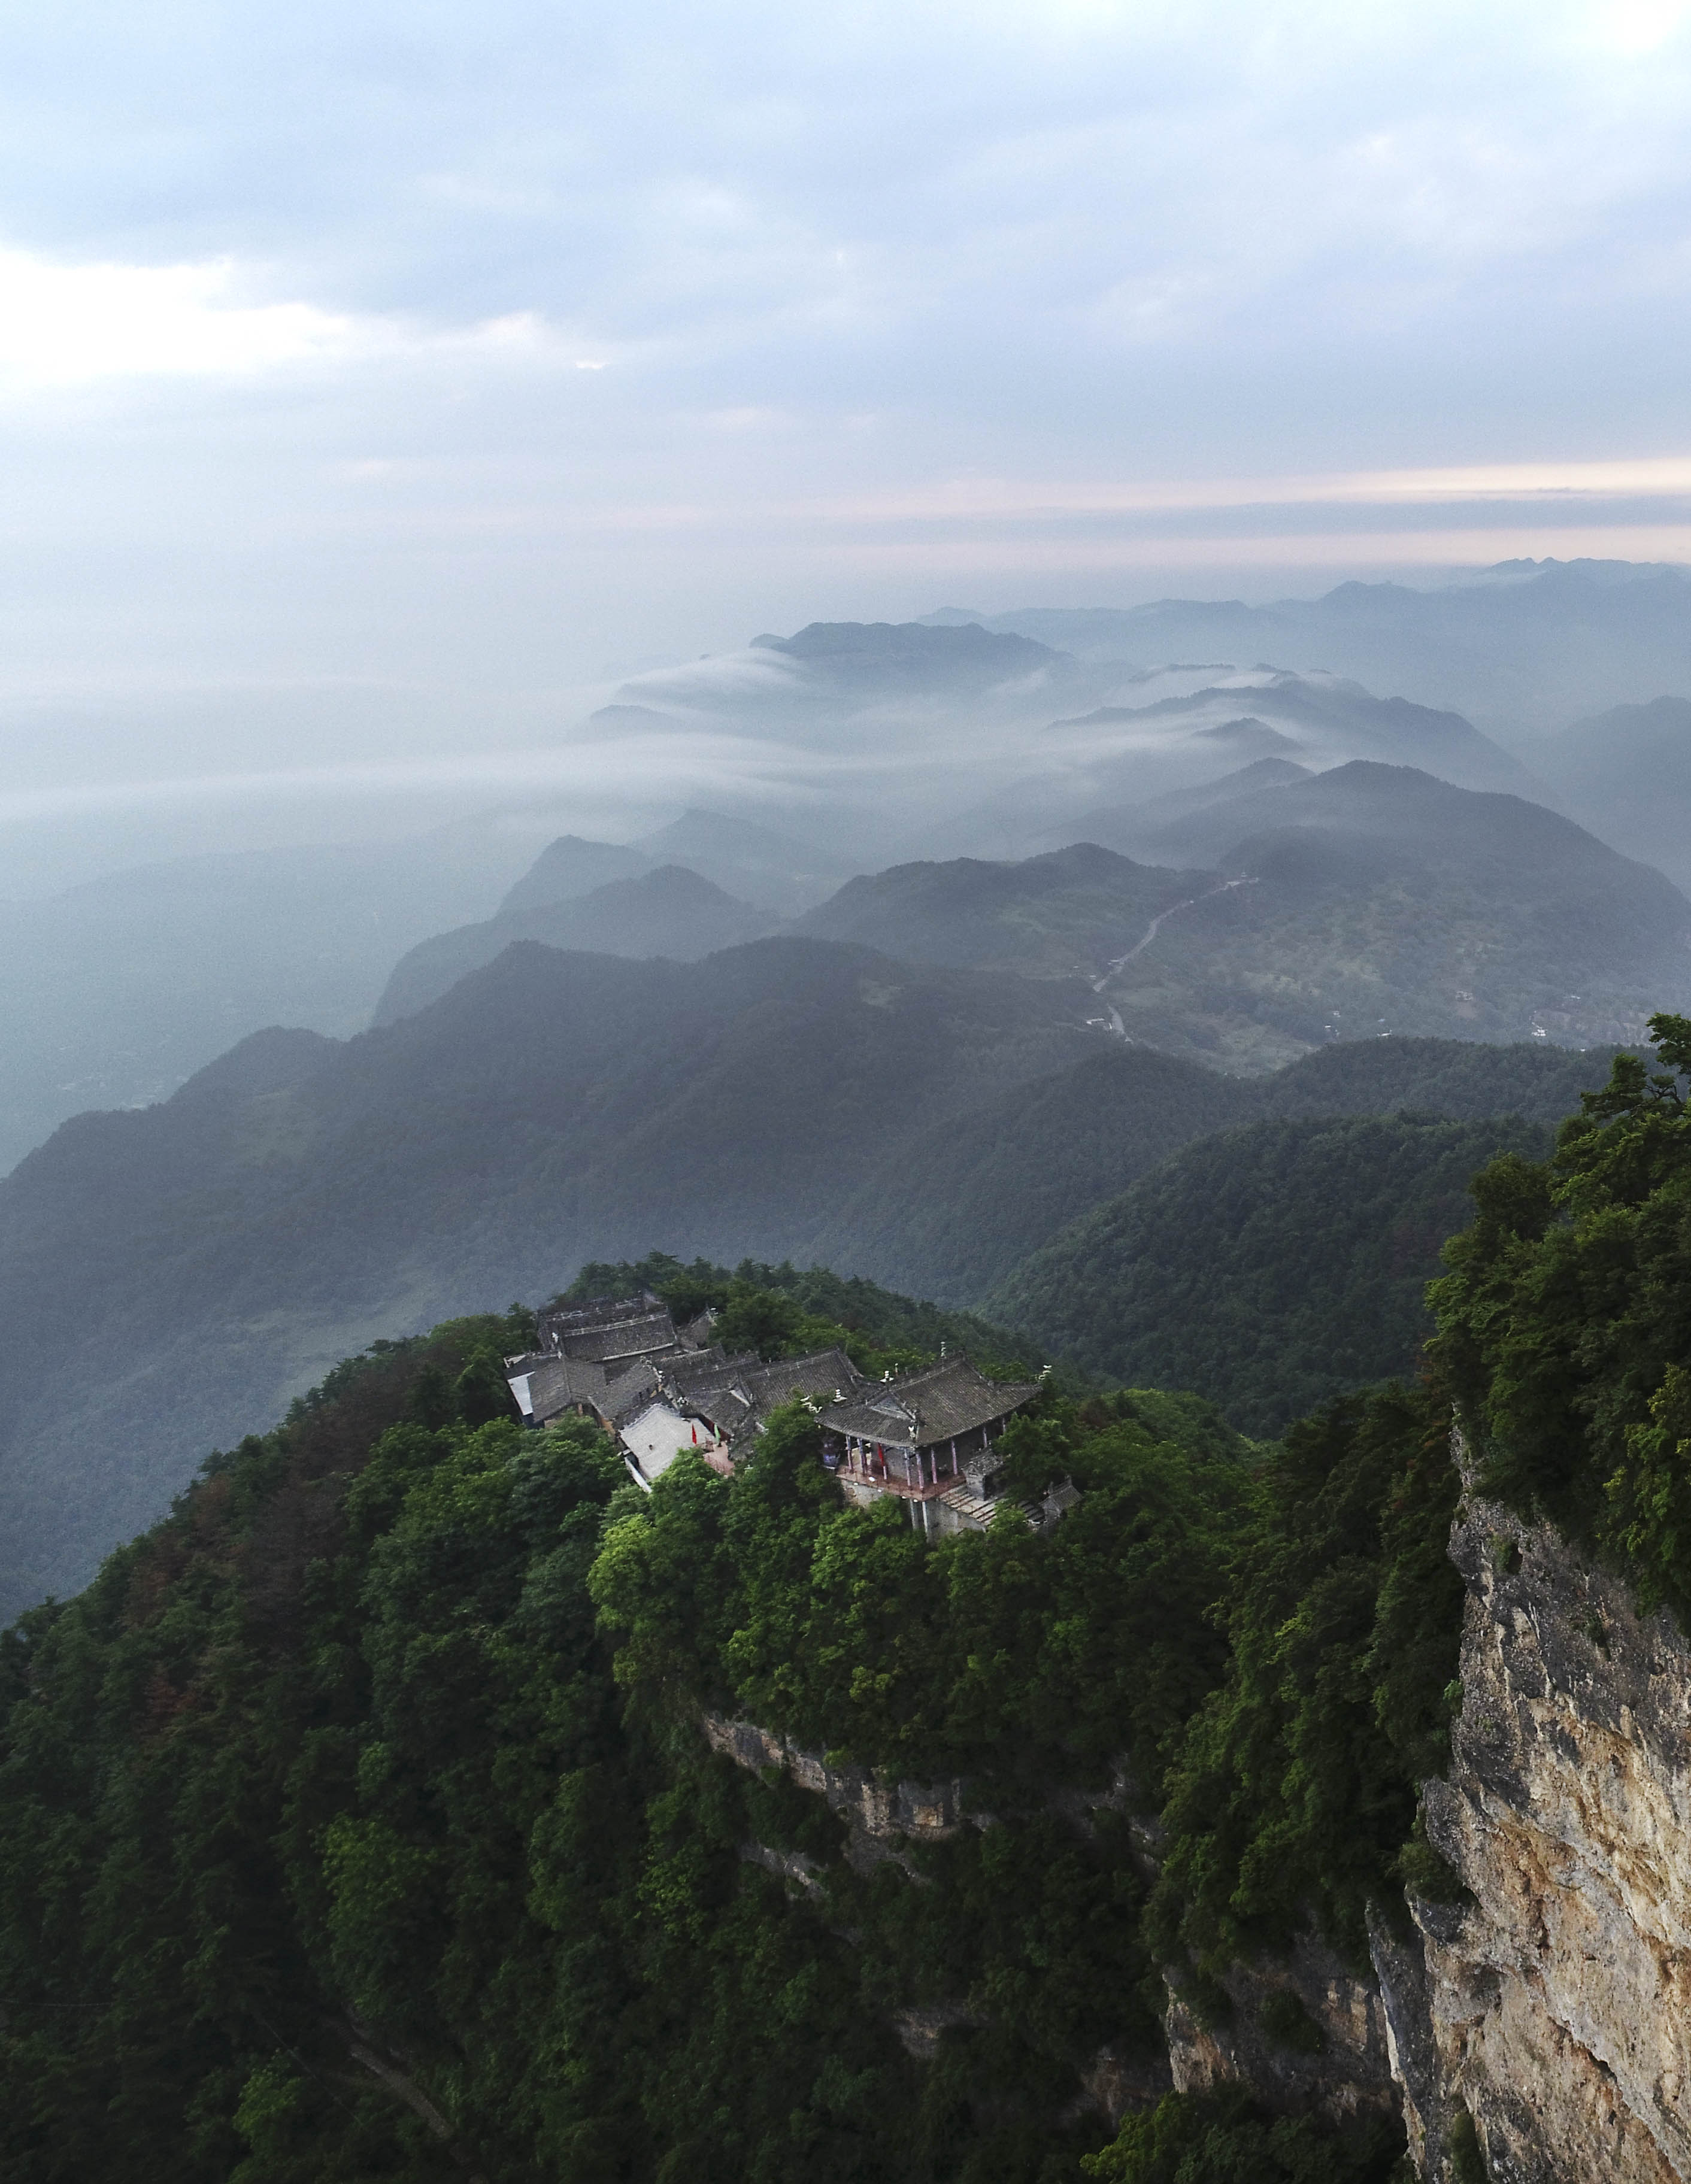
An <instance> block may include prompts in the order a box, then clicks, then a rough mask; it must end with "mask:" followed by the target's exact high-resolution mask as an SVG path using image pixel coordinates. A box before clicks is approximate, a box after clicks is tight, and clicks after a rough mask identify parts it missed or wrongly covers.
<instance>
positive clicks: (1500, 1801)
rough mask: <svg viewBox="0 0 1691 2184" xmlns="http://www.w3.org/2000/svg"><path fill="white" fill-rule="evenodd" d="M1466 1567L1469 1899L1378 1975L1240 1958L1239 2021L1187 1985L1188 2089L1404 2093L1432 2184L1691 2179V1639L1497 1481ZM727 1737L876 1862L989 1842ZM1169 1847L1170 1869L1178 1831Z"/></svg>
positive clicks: (1391, 1944)
mask: <svg viewBox="0 0 1691 2184" xmlns="http://www.w3.org/2000/svg"><path fill="white" fill-rule="evenodd" d="M1458 1457H1459V1461H1460V1460H1461V1451H1460V1448H1459V1449H1458ZM1451 1555H1452V1557H1453V1559H1454V1562H1455V1563H1456V1565H1457V1567H1458V1568H1459V1570H1460V1571H1461V1573H1462V1575H1463V1577H1464V1579H1465V1581H1466V1585H1467V1602H1466V1606H1465V1620H1464V1628H1463V1639H1462V1656H1461V1686H1462V1702H1461V1707H1460V1710H1459V1714H1458V1717H1457V1719H1456V1722H1455V1725H1454V1735H1453V1739H1452V1753H1451V1760H1450V1764H1449V1767H1448V1769H1447V1771H1446V1774H1445V1775H1444V1776H1443V1778H1442V1779H1440V1780H1435V1781H1432V1782H1430V1783H1428V1784H1427V1785H1426V1787H1425V1791H1424V1800H1423V1810H1424V1814H1425V1819H1426V1831H1427V1835H1428V1837H1429V1839H1430V1841H1431V1843H1432V1845H1433V1847H1434V1848H1435V1849H1437V1851H1438V1852H1439V1853H1441V1855H1442V1856H1443V1858H1444V1859H1445V1860H1446V1861H1447V1863H1448V1864H1449V1866H1450V1867H1451V1868H1452V1869H1454V1874H1455V1875H1456V1877H1457V1879H1458V1880H1459V1882H1460V1883H1461V1884H1462V1886H1463V1887H1464V1888H1465V1891H1466V1892H1467V1893H1466V1897H1465V1899H1464V1900H1460V1901H1451V1902H1447V1903H1432V1902H1420V1901H1417V1902H1415V1903H1413V1904H1412V1906H1411V1909H1412V1912H1413V1918H1414V1923H1413V1926H1412V1928H1411V1929H1410V1931H1409V1933H1408V1934H1407V1936H1405V1935H1403V1934H1398V1933H1396V1932H1394V1931H1392V1929H1391V1928H1390V1927H1389V1926H1388V1925H1387V1923H1386V1921H1384V1920H1383V1919H1381V1920H1378V1921H1376V1925H1375V1930H1374V1936H1373V1952H1372V1953H1373V1975H1374V1976H1373V1978H1372V1979H1371V1980H1370V1978H1368V1977H1367V1976H1366V1975H1358V1974H1357V1973H1356V1972H1354V1971H1353V1970H1350V1969H1348V1968H1347V1967H1346V1966H1344V1965H1343V1964H1340V1963H1339V1962H1338V1960H1337V1958H1333V1957H1331V1955H1330V1954H1329V1953H1327V1952H1326V1951H1325V1950H1324V1949H1323V1948H1321V1947H1320V1946H1319V1945H1318V1944H1317V1943H1316V1942H1314V1940H1313V1939H1312V1940H1309V1941H1307V1942H1303V1943H1301V1944H1300V1945H1299V1946H1298V1948H1297V1949H1295V1950H1294V1951H1293V1952H1292V1954H1291V1956H1290V1957H1289V1958H1276V1959H1274V1960H1271V1961H1264V1962H1263V1963H1261V1964H1252V1965H1241V1966H1238V1967H1236V1969H1235V1971H1234V1973H1233V1974H1232V1975H1231V1977H1230V1979H1229V1981H1228V1982H1227V1984H1228V1986H1229V1988H1230V1991H1231V1997H1232V2001H1233V2004H1234V2009H1233V2013H1232V2015H1231V2019H1230V2020H1229V2022H1228V2023H1227V2024H1226V2025H1223V2026H1219V2027H1210V2028H1206V2027H1204V2026H1203V2025H1200V2024H1199V2023H1198V2022H1197V2020H1196V2019H1195V2018H1194V2017H1193V2016H1192V2014H1191V2012H1190V2011H1189V2010H1188V2009H1186V2006H1185V2004H1184V2003H1182V2002H1181V2001H1180V1997H1179V1996H1178V1994H1173V1995H1171V1998H1170V2002H1169V2010H1168V2014H1167V2019H1166V2027H1165V2029H1166V2031H1167V2035H1168V2042H1169V2074H1170V2076H1171V2078H1172V2081H1173V2083H1174V2084H1175V2086H1177V2087H1183V2088H1191V2089H1199V2088H1202V2087H1207V2086H1210V2085H1214V2084H1215V2083H1216V2082H1217V2081H1220V2080H1223V2079H1243V2080H1245V2081H1248V2082H1249V2083H1250V2084H1252V2085H1253V2086H1254V2087H1257V2088H1258V2091H1259V2092H1260V2093H1261V2094H1262V2095H1263V2096H1264V2098H1266V2099H1268V2100H1269V2101H1270V2103H1272V2104H1273V2105H1275V2107H1279V2108H1285V2109H1317V2110H1320V2111H1322V2112H1324V2113H1325V2114H1328V2115H1330V2116H1332V2117H1333V2118H1334V2119H1335V2120H1344V2119H1346V2118H1348V2117H1350V2118H1355V2117H1361V2116H1364V2115H1366V2114H1369V2113H1370V2112H1377V2111H1378V2110H1379V2109H1381V2108H1382V2107H1390V2106H1394V2105H1397V2104H1398V2103H1401V2107H1402V2110H1403V2114H1404V2121H1405V2123H1406V2125H1407V2126H1408V2129H1409V2147H1410V2153H1411V2156H1412V2158H1413V2160H1414V2162H1415V2168H1416V2171H1417V2173H1418V2175H1419V2176H1420V2177H1421V2178H1423V2179H1424V2180H1426V2184H1465V2180H1466V2179H1467V2178H1469V2177H1471V2176H1472V2175H1473V2174H1474V2170H1473V2167H1472V2163H1473V2160H1474V2159H1475V2156H1476V2153H1478V2154H1479V2155H1481V2156H1482V2157H1483V2160H1484V2163H1485V2167H1486V2172H1487V2175H1488V2176H1490V2177H1491V2178H1493V2180H1495V2184H1585V2180H1588V2179H1592V2180H1595V2179H1603V2180H1605V2184H1606V2180H1610V2179H1612V2180H1615V2184H1691V1646H1688V1645H1687V1643H1686V1641H1685V1639H1684V1638H1683V1635H1681V1633H1680V1631H1679V1630H1678V1629H1677V1625H1676V1624H1674V1623H1673V1621H1672V1619H1671V1618H1670V1617H1668V1616H1667V1615H1666V1614H1665V1613H1664V1614H1657V1615H1652V1616H1647V1617H1642V1616H1640V1615H1638V1613H1637V1612H1636V1611H1635V1609H1634V1608H1633V1607H1632V1602H1631V1601H1630V1599H1629V1597H1628V1595H1627V1589H1626V1587H1625V1586H1624V1585H1622V1584H1621V1583H1620V1582H1619V1581H1618V1580H1615V1579H1613V1578H1611V1577H1610V1576H1607V1575H1606V1574H1604V1573H1603V1572H1602V1571H1600V1570H1599V1569H1597V1568H1594V1567H1593V1565H1592V1564H1591V1563H1589V1562H1588V1560H1587V1558H1586V1557H1584V1556H1583V1555H1582V1554H1580V1553H1579V1552H1577V1551H1576V1550H1575V1549H1573V1548H1571V1547H1570V1546H1568V1545H1567V1544H1566V1542H1565V1541H1563V1540H1562V1539H1560V1537H1559V1536H1558V1535H1557V1534H1556V1533H1555V1532H1554V1530H1552V1529H1550V1528H1549V1526H1544V1525H1531V1524H1524V1523H1522V1521H1521V1519H1520V1518H1516V1517H1515V1516H1514V1515H1512V1514H1511V1513H1510V1512H1509V1511H1507V1510H1505V1509H1504V1508H1502V1507H1499V1506H1498V1505H1496V1504H1494V1503H1491V1502H1486V1501H1485V1500H1483V1499H1482V1498H1480V1497H1479V1496H1477V1495H1476V1494H1475V1493H1474V1492H1473V1490H1472V1489H1470V1492H1469V1494H1468V1496H1467V1498H1466V1500H1465V1503H1464V1505H1463V1508H1462V1511H1461V1513H1460V1514H1459V1518H1458V1521H1457V1524H1456V1525H1455V1527H1454V1531H1453V1534H1452V1538H1451ZM707 1733H708V1734H709V1735H710V1736H711V1739H712V1742H713V1743H714V1744H716V1745H717V1748H718V1749H721V1750H725V1751H729V1752H732V1754H733V1756H734V1758H737V1759H739V1761H740V1763H742V1764H743V1765H748V1766H768V1765H779V1766H784V1767H786V1768H787V1769H790V1771H791V1772H792V1774H793V1775H794V1776H795V1779H797V1780H801V1781H803V1782H805V1783H806V1786H809V1787H811V1788H812V1789H814V1790H816V1791H818V1793H820V1794H821V1795H823V1796H824V1797H827V1798H828V1800H829V1802H830V1803H831V1804H833V1805H834V1806H835V1808H837V1809H840V1810H842V1811H844V1812H845V1814H847V1815H848V1817H849V1819H851V1823H852V1841H853V1852H852V1855H853V1856H854V1858H857V1859H861V1860H863V1861H865V1862H871V1863H872V1862H874V1861H875V1860H877V1859H879V1858H887V1857H893V1858H897V1857H899V1856H900V1852H899V1848H898V1846H899V1844H900V1841H901V1839H903V1838H910V1837H913V1838H916V1839H918V1840H920V1839H922V1838H924V1837H926V1838H927V1839H929V1840H933V1839H935V1837H937V1836H944V1835H946V1834H948V1833H950V1832H952V1830H955V1829H956V1828H957V1827H959V1826H961V1825H968V1819H967V1818H966V1817H965V1808H964V1802H963V1785H962V1784H959V1783H946V1784H940V1785H934V1786H918V1785H915V1784H911V1783H904V1784H900V1785H897V1786H888V1785H883V1784H880V1783H879V1782H877V1781H875V1780H873V1779H872V1778H871V1777H869V1776H868V1775H861V1774H858V1773H857V1772H856V1771H855V1770H848V1771H845V1772H839V1773H836V1772H835V1771H834V1770H832V1769H828V1768H826V1767H825V1766H824V1764H823V1763H822V1762H821V1761H820V1760H818V1759H817V1758H815V1757H813V1756H812V1755H808V1754H805V1753H801V1752H796V1751H794V1750H792V1749H790V1748H789V1747H785V1746H784V1745H783V1744H782V1743H781V1742H780V1741H779V1740H778V1739H775V1738H773V1737H771V1736H768V1735H767V1732H765V1731H763V1730H755V1729H752V1728H751V1726H750V1725H749V1724H745V1723H734V1724H729V1723H726V1722H712V1723H711V1724H707ZM1124 1787H1125V1786H1122V1785H1118V1786H1116V1789H1115V1790H1114V1791H1113V1792H1112V1793H1111V1794H1110V1795H1109V1796H1108V1797H1106V1798H1105V1799H1103V1800H1102V1802H1112V1803H1113V1802H1118V1801H1119V1799H1120V1797H1122V1794H1123V1790H1124ZM1083 1802H1093V1801H1091V1800H1085V1801H1083ZM974 1824H975V1825H983V1824H990V1823H988V1822H986V1820H985V1816H981V1815H977V1816H974ZM1143 1847H1144V1850H1145V1853H1146V1856H1147V1861H1154V1856H1155V1830H1154V1827H1152V1828H1149V1829H1147V1830H1146V1833H1145V1840H1144V1845H1143ZM901 1862H902V1861H901ZM795 1877H796V1876H795ZM1294 2004H1295V2007H1294ZM912 2052H914V2051H913V2050H912ZM1107 2060H1108V2058H1107V2057H1104V2058H1101V2059H1100V2066H1101V2070H1102V2066H1103V2065H1104V2064H1105V2063H1106V2062H1107ZM1141 2076H1142V2066H1141ZM1103 2078H1108V2070H1104V2071H1103ZM1167 2082H1169V2081H1168V2080H1167V2079H1164V2078H1162V2077H1161V2075H1160V2074H1159V2073H1153V2074H1152V2077H1151V2078H1149V2079H1144V2080H1143V2081H1142V2082H1141V2077H1140V2076H1136V2077H1134V2078H1133V2080H1132V2082H1129V2081H1128V2080H1127V2079H1126V2078H1125V2079H1124V2081H1123V2082H1122V2083H1121V2084H1120V2085H1115V2084H1113V2083H1112V2084H1111V2085H1110V2087H1109V2089H1108V2092H1107V2091H1105V2090H1104V2088H1103V2079H1102V2078H1101V2081H1100V2088H1099V2091H1098V2092H1097V2094H1096V2096H1095V2098H1097V2101H1098V2104H1099V2105H1100V2106H1101V2107H1103V2108H1105V2109H1106V2110H1107V2111H1108V2113H1110V2114H1112V2115H1116V2114H1119V2113H1120V2111H1121V2109H1122V2107H1123V2106H1125V2105H1127V2104H1129V2103H1132V2102H1134V2101H1136V2100H1142V2099H1145V2098H1152V2097H1154V2095H1155V2093H1156V2092H1157V2091H1158V2089H1159V2087H1160V2086H1161V2085H1164V2084H1166V2083H1167ZM1470 2131H1471V2134H1472V2137H1471V2140H1470V2142H1469V2145H1468V2148H1467V2151H1466V2152H1464V2148H1463V2141H1464V2137H1465V2135H1467V2134H1468V2133H1469V2132H1470Z"/></svg>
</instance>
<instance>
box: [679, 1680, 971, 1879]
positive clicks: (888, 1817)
mask: <svg viewBox="0 0 1691 2184" xmlns="http://www.w3.org/2000/svg"><path fill="white" fill-rule="evenodd" d="M704 1730H705V1741H706V1743H708V1744H709V1746H710V1747H711V1749H712V1751H713V1752H723V1753H724V1754H725V1755H726V1756H727V1757H728V1758H730V1759H732V1760H733V1761H734V1763H735V1764H736V1765H737V1766H739V1767H745V1768H747V1769H750V1770H751V1773H753V1774H758V1773H760V1772H762V1770H763V1769H765V1768H772V1767H773V1768H776V1769H779V1770H780V1771H781V1772H783V1773H784V1774H789V1775H791V1776H792V1778H793V1780H794V1781H795V1782H796V1783H797V1784H798V1786H799V1787H800V1789H801V1790H809V1791H812V1792H813V1793H814V1794H815V1795H816V1796H818V1797H822V1798H824V1799H825V1800H826V1801H827V1803H828V1806H829V1810H830V1811H833V1812H836V1813H840V1814H844V1815H845V1819H846V1821H847V1823H848V1825H849V1826H850V1828H851V1848H852V1853H853V1854H854V1856H855V1858H857V1859H858V1860H861V1861H863V1862H867V1863H868V1864H873V1863H875V1862H876V1858H877V1857H878V1856H879V1857H883V1858H885V1857H889V1856H892V1855H895V1854H896V1853H894V1852H893V1851H892V1850H891V1849H890V1848H889V1847H888V1846H889V1845H890V1844H896V1843H898V1842H900V1841H902V1840H903V1839H904V1838H905V1837H906V1836H911V1837H913V1838H914V1839H915V1840H916V1841H918V1842H943V1841H946V1838H947V1836H954V1835H956V1834H957V1830H958V1829H959V1828H961V1827H962V1825H963V1784H962V1783H961V1782H958V1781H950V1782H931V1783H929V1782H896V1783H892V1782H886V1781H884V1780H881V1779H880V1778H879V1776H877V1775H871V1774H870V1773H868V1770H867V1769H864V1768H862V1767H830V1766H829V1763H828V1762H827V1760H826V1759H824V1758H823V1757H822V1756H821V1755H820V1754H819V1753H818V1752H806V1751H805V1750H804V1749H803V1748H802V1747H801V1746H799V1745H796V1744H794V1743H792V1742H791V1741H790V1740H789V1739H787V1738H785V1737H783V1736H776V1735H775V1734H774V1732H773V1730H767V1729H763V1728H760V1727H759V1725H758V1724H756V1722H751V1721H728V1720H725V1719H723V1717H722V1716H721V1715H720V1714H714V1713H707V1714H706V1716H705V1717H704Z"/></svg>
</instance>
